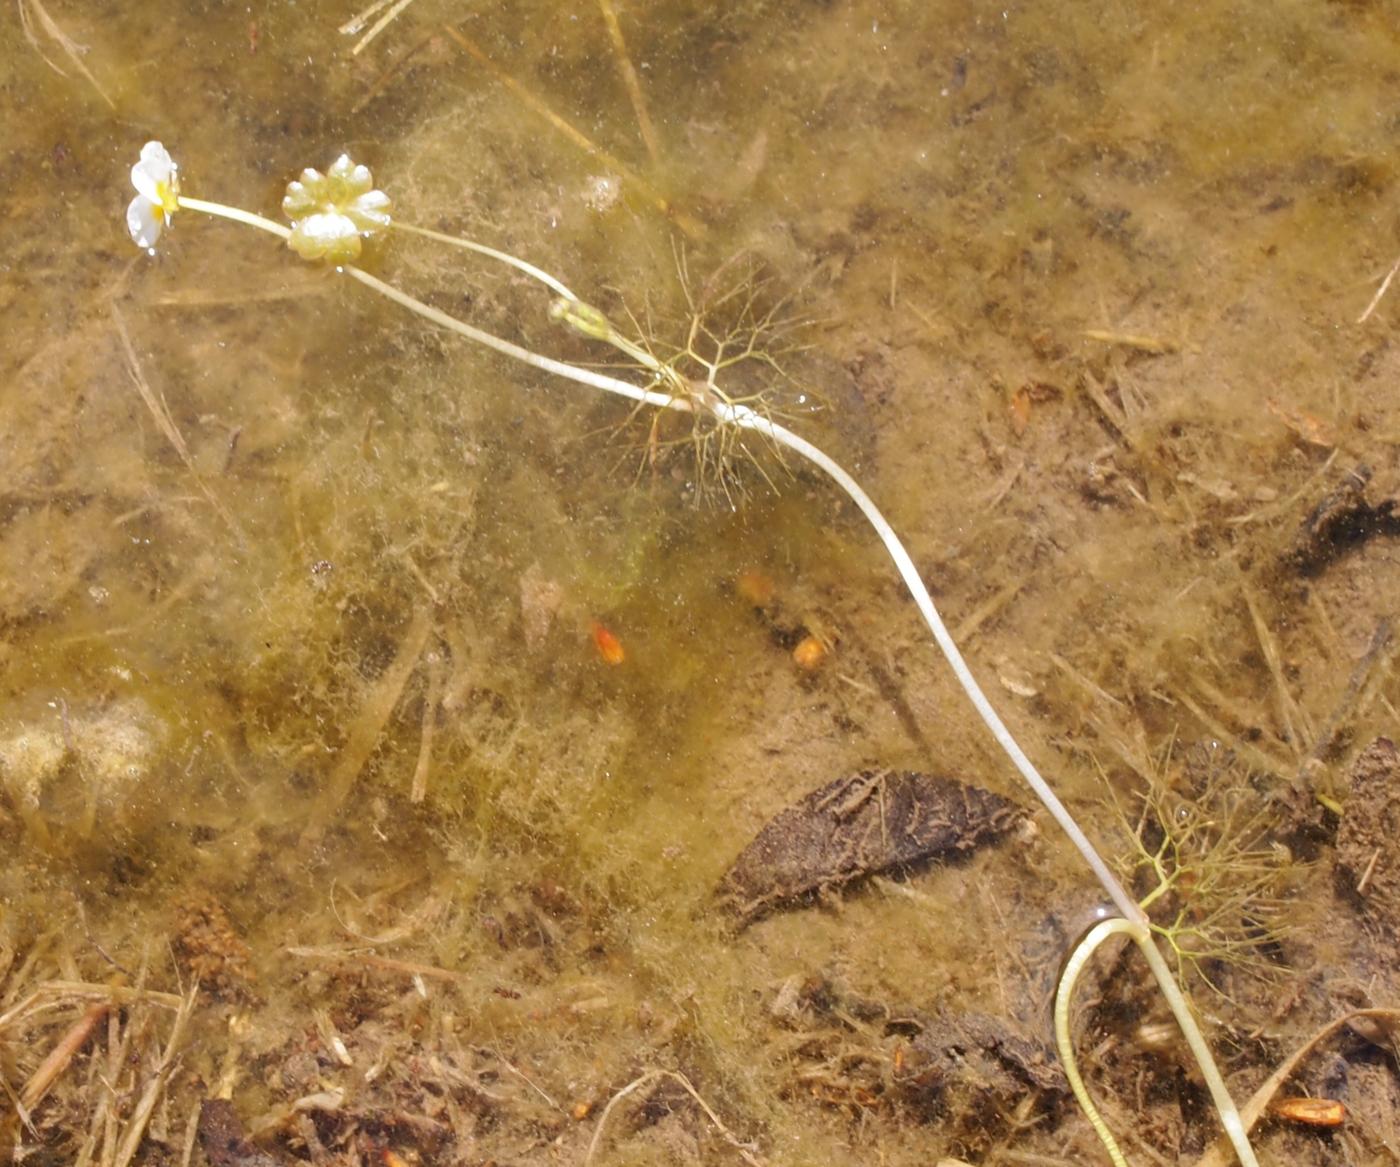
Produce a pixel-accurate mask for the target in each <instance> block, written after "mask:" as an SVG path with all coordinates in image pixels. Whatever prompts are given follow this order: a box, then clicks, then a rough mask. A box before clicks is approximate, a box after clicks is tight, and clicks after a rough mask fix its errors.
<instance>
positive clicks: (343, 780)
mask: <svg viewBox="0 0 1400 1167" xmlns="http://www.w3.org/2000/svg"><path fill="white" fill-rule="evenodd" d="M432 631H433V621H432V614H431V613H430V612H429V611H428V609H427V608H419V609H417V610H416V611H415V612H414V613H413V618H412V620H411V621H410V622H409V626H408V630H407V631H406V632H405V633H404V637H403V639H402V640H401V641H400V642H399V648H398V652H396V653H395V654H394V659H393V661H392V662H391V663H390V665H389V667H388V668H386V669H385V670H384V671H383V672H382V673H380V674H379V676H378V678H376V679H375V681H374V682H373V684H371V685H370V688H369V692H368V693H367V694H366V696H365V700H364V703H363V704H362V705H361V706H360V709H359V712H358V713H357V714H356V715H355V719H354V722H353V723H352V724H351V726H350V732H349V734H348V735H347V737H346V740H345V745H344V746H342V747H341V750H340V756H339V757H338V758H337V759H336V763H335V766H334V767H333V768H332V769H331V773H330V777H329V779H328V780H327V782H326V790H325V793H324V794H323V795H322V798H321V804H320V806H319V807H317V809H316V810H315V811H314V812H313V813H312V815H311V819H310V823H309V825H308V826H307V830H308V831H309V832H312V831H315V830H317V829H319V828H320V827H322V826H324V825H325V823H326V821H327V820H328V819H329V818H330V816H331V815H332V814H334V813H335V811H336V810H337V809H338V808H339V807H340V804H341V803H343V802H344V801H345V799H346V797H347V796H348V795H349V793H350V788H351V787H352V786H354V784H355V779H356V778H358V777H359V776H360V771H361V770H362V769H364V765H365V763H366V762H367V761H369V756H370V754H371V753H373V752H374V746H375V743H376V742H378V740H379V735H380V734H381V733H383V732H384V727H385V726H386V725H387V724H388V723H389V717H390V715H391V714H392V713H393V712H394V708H395V706H397V705H398V703H399V698H400V697H402V696H403V691H404V686H406V685H407V684H408V679H409V677H410V676H412V674H413V670H414V669H416V668H417V667H418V661H419V658H420V657H422V655H423V651H424V650H425V649H426V648H427V646H428V640H429V637H431V635H432Z"/></svg>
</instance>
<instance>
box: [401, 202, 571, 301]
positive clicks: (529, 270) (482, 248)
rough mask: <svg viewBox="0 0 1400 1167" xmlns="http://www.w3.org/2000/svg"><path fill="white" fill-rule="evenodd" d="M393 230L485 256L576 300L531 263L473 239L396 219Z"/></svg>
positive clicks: (552, 278) (558, 293)
mask: <svg viewBox="0 0 1400 1167" xmlns="http://www.w3.org/2000/svg"><path fill="white" fill-rule="evenodd" d="M394 230H395V231H407V232H408V233H409V234H410V235H421V236H422V237H423V238H424V239H433V240H436V241H437V242H438V243H446V244H447V245H448V246H449V247H461V248H463V249H464V250H466V251H474V252H476V253H477V254H478V255H485V256H487V257H488V258H490V259H494V260H497V261H499V262H500V263H504V264H507V265H508V266H510V267H513V268H515V269H516V270H517V271H523V272H524V273H525V274H526V275H527V276H530V277H531V278H532V279H536V280H539V282H540V283H542V284H544V286H545V287H547V288H548V289H549V290H550V291H552V292H553V293H554V294H555V295H557V296H563V297H564V299H566V300H575V301H576V300H577V299H578V297H577V296H575V295H574V294H573V293H572V292H571V291H569V289H568V288H566V287H565V286H564V285H563V284H561V283H560V282H559V281H558V280H556V279H555V278H554V277H553V276H552V275H550V274H549V273H548V272H547V271H543V270H541V269H540V268H537V267H536V266H535V265H534V264H533V263H526V262H525V261H524V260H523V259H521V258H519V257H518V256H515V255H511V254H510V252H508V251H497V250H496V249H495V248H494V247H487V246H486V244H484V243H478V242H476V240H474V239H463V238H462V237H461V236H459V235H447V234H444V233H443V232H442V231H434V230H432V229H431V228H429V227H415V226H414V225H413V224H412V223H401V222H400V221H399V220H398V219H395V220H394Z"/></svg>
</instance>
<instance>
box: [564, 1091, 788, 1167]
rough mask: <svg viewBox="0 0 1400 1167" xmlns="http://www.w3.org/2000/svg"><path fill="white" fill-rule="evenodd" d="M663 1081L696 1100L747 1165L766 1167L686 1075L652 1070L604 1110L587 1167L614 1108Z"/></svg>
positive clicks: (590, 1144) (587, 1156)
mask: <svg viewBox="0 0 1400 1167" xmlns="http://www.w3.org/2000/svg"><path fill="white" fill-rule="evenodd" d="M660 1078H670V1079H671V1080H672V1081H673V1082H676V1083H679V1085H680V1086H681V1088H682V1089H683V1090H684V1091H685V1092H686V1093H687V1094H689V1095H690V1096H691V1098H693V1099H695V1104H696V1105H697V1106H699V1107H700V1109H701V1110H703V1111H704V1112H705V1117H707V1118H708V1119H709V1120H710V1122H711V1123H712V1124H713V1126H714V1128H715V1130H717V1131H718V1132H719V1134H720V1137H721V1138H723V1139H724V1141H725V1142H726V1143H728V1144H729V1145H730V1146H731V1147H733V1148H734V1149H735V1150H736V1151H737V1152H738V1153H739V1156H740V1157H741V1158H742V1159H743V1160H744V1162H745V1163H749V1164H751V1165H752V1167H764V1162H763V1160H762V1159H760V1158H759V1157H758V1156H757V1155H755V1154H754V1153H753V1152H752V1151H750V1150H749V1148H748V1147H747V1146H745V1145H744V1144H743V1143H742V1142H740V1141H739V1138H738V1136H737V1135H735V1134H734V1132H733V1131H731V1130H730V1129H729V1128H728V1127H727V1126H725V1125H724V1123H723V1122H721V1121H720V1117H719V1115H717V1114H716V1113H715V1112H714V1111H713V1110H712V1109H711V1108H710V1104H709V1103H708V1102H706V1101H705V1100H704V1099H703V1098H701V1097H700V1093H699V1091H697V1090H696V1089H695V1087H694V1086H692V1085H691V1084H690V1079H689V1078H687V1077H686V1076H685V1075H684V1074H680V1073H677V1072H676V1071H675V1070H648V1071H647V1072H646V1073H644V1074H642V1075H640V1076H639V1077H636V1078H634V1079H632V1081H630V1082H628V1083H627V1085H626V1086H624V1087H623V1088H622V1089H621V1090H619V1091H618V1092H617V1093H616V1094H614V1095H613V1096H612V1097H611V1098H609V1099H608V1104H607V1105H606V1106H605V1107H603V1113H602V1114H600V1115H599V1116H598V1125H597V1126H596V1127H595V1128H594V1130H593V1137H592V1138H591V1139H589V1141H588V1150H587V1152H586V1153H585V1154H584V1156H583V1167H588V1165H589V1164H590V1163H592V1162H593V1156H594V1155H595V1154H597V1151H598V1144H599V1143H600V1142H602V1139H603V1129H604V1128H605V1127H606V1126H607V1125H608V1118H609V1116H610V1115H611V1114H612V1111H613V1107H615V1106H616V1105H617V1104H618V1103H619V1102H621V1101H622V1100H623V1099H624V1098H626V1097H627V1096H628V1095H629V1094H633V1093H635V1092H636V1091H638V1090H640V1089H641V1088H642V1087H643V1086H645V1085H647V1084H648V1083H649V1082H655V1081H657V1080H658V1079H660Z"/></svg>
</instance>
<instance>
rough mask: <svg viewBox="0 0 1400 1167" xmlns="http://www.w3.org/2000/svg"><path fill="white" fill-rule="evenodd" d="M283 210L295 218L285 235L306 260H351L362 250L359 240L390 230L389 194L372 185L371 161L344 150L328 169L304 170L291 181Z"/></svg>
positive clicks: (342, 261) (290, 244)
mask: <svg viewBox="0 0 1400 1167" xmlns="http://www.w3.org/2000/svg"><path fill="white" fill-rule="evenodd" d="M282 213H283V214H284V215H286V216H287V218H289V219H290V220H291V221H292V234H291V237H290V238H289V239H288V240H287V245H288V246H289V247H291V249H292V250H293V251H295V252H296V253H297V254H298V255H299V256H301V257H302V258H303V259H329V260H330V261H331V262H333V263H348V262H349V261H350V260H352V259H355V258H357V257H358V256H359V254H360V239H361V237H364V238H366V239H368V238H369V237H370V236H371V235H375V234H378V233H379V232H380V231H384V230H387V229H388V227H389V221H390V220H389V196H388V195H386V194H385V193H384V192H383V191H382V190H375V189H374V179H373V177H372V176H371V175H370V172H369V167H368V166H357V165H355V163H354V162H352V161H351V160H350V155H348V154H342V155H341V156H340V157H339V158H337V159H336V160H335V162H334V163H332V165H331V168H330V170H328V171H327V172H326V173H325V174H322V173H321V172H320V171H319V170H310V169H307V170H303V171H302V172H301V178H300V179H299V180H298V181H296V182H292V183H289V184H288V185H287V197H286V198H284V199H283V200H282Z"/></svg>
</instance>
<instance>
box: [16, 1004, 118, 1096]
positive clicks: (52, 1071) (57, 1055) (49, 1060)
mask: <svg viewBox="0 0 1400 1167" xmlns="http://www.w3.org/2000/svg"><path fill="white" fill-rule="evenodd" d="M109 1008H111V1006H110V1005H108V1004H107V1003H106V1002H105V1001H102V1002H99V1003H98V1004H96V1005H89V1006H88V1007H87V1009H86V1010H84V1012H83V1015H82V1016H81V1017H79V1018H78V1020H77V1021H75V1022H74V1023H73V1025H72V1026H71V1027H70V1028H69V1030H68V1032H67V1033H66V1034H64V1035H63V1038H62V1040H61V1041H60V1042H59V1043H58V1044H57V1045H56V1046H54V1047H53V1049H52V1050H50V1051H49V1056H48V1057H46V1058H45V1059H44V1060H43V1061H42V1062H40V1063H39V1067H38V1069H36V1070H35V1071H34V1073H33V1074H31V1075H30V1076H29V1081H28V1082H26V1083H25V1084H24V1089H23V1090H21V1091H20V1095H19V1101H20V1105H21V1106H22V1107H23V1108H24V1109H25V1110H33V1109H34V1107H36V1106H37V1105H39V1103H40V1101H42V1099H43V1097H44V1095H45V1094H47V1093H48V1092H49V1087H50V1086H52V1085H53V1084H54V1082H56V1081H57V1080H58V1076H59V1075H60V1074H62V1073H63V1071H64V1070H65V1069H67V1068H68V1063H69V1062H71V1061H72V1060H73V1055H74V1054H76V1053H77V1052H78V1051H79V1050H80V1049H82V1048H83V1046H84V1045H86V1044H87V1040H88V1038H90V1037H91V1036H92V1031H93V1030H94V1029H96V1028H97V1023H98V1022H99V1021H101V1020H102V1018H104V1017H105V1016H106V1015H107V1010H108V1009H109Z"/></svg>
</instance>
